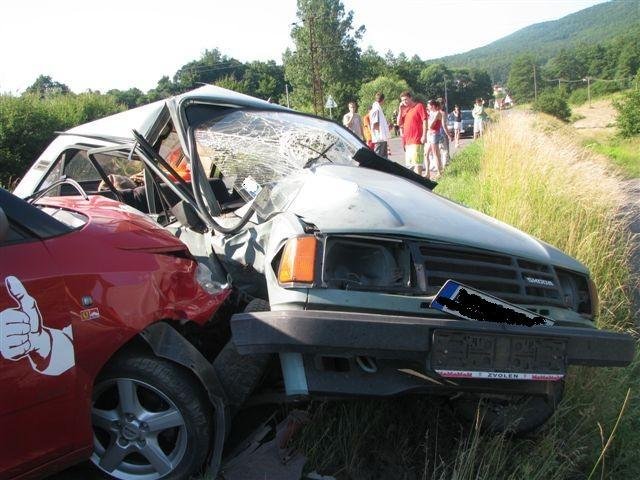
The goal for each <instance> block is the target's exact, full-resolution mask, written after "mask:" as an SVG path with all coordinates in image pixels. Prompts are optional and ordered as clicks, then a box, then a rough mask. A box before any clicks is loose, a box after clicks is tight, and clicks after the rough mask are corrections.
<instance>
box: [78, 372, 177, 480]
mask: <svg viewBox="0 0 640 480" xmlns="http://www.w3.org/2000/svg"><path fill="white" fill-rule="evenodd" d="M91 417H92V425H93V444H94V452H93V455H92V456H91V461H92V462H93V463H94V464H95V465H96V466H97V467H98V468H100V469H101V470H103V471H104V472H106V473H108V474H109V475H111V476H113V477H115V478H119V479H123V480H129V479H137V480H156V479H159V478H162V477H164V476H165V475H167V474H169V473H170V472H172V471H173V470H175V468H176V466H177V465H178V464H179V463H180V461H181V460H182V459H183V458H184V456H185V454H186V451H187V427H186V424H185V421H184V418H183V417H182V414H181V413H180V411H179V409H178V407H177V406H176V405H175V403H174V402H173V401H172V400H171V399H170V398H169V397H167V395H165V394H164V393H163V392H161V391H160V390H158V389H157V388H155V387H153V386H152V385H149V384H148V383H145V382H142V381H139V380H135V379H131V378H117V379H110V380H106V381H104V382H101V383H100V384H98V385H96V388H95V390H94V397H93V402H92V408H91Z"/></svg>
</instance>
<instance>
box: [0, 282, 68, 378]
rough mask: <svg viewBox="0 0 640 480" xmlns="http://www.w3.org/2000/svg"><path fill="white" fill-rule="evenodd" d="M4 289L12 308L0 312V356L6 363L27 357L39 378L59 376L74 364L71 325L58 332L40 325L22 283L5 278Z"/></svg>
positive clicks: (30, 299) (32, 300)
mask: <svg viewBox="0 0 640 480" xmlns="http://www.w3.org/2000/svg"><path fill="white" fill-rule="evenodd" d="M4 283H5V286H6V288H7V291H8V293H9V295H10V296H11V298H13V300H14V301H15V302H16V307H15V308H7V309H5V310H3V311H2V312H0V355H1V356H2V357H3V358H5V359H6V360H11V361H20V360H22V359H23V358H25V357H26V358H27V359H28V361H29V362H30V363H31V367H32V368H33V369H34V370H35V371H37V372H39V373H42V374H43V375H60V374H62V373H64V372H66V371H67V370H69V369H70V368H72V367H73V366H74V365H75V355H74V350H73V332H72V331H71V325H69V326H68V327H65V328H63V329H62V330H58V329H55V328H48V327H47V326H46V325H44V321H43V318H42V314H41V313H40V310H39V309H38V303H37V302H36V299H35V298H33V297H32V296H31V295H29V292H27V290H26V288H25V287H24V285H23V284H22V282H21V281H20V280H19V279H18V278H16V277H13V276H9V277H6V278H5V280H4Z"/></svg>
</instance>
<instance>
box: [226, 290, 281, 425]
mask: <svg viewBox="0 0 640 480" xmlns="http://www.w3.org/2000/svg"><path fill="white" fill-rule="evenodd" d="M269 310H270V306H269V302H267V301H266V300H262V299H254V300H252V301H251V302H250V303H249V304H248V305H247V306H246V308H245V309H244V313H250V312H267V311H269ZM272 358H273V355H271V354H266V353H265V354H257V355H240V354H239V353H238V351H237V350H236V347H235V345H234V344H233V342H232V341H231V340H230V341H229V342H227V344H226V345H225V346H224V348H223V349H222V350H221V351H220V353H219V354H218V356H217V357H216V359H215V360H214V362H213V366H214V368H215V369H216V373H217V374H218V378H219V379H220V382H221V383H222V386H223V388H224V390H225V392H226V394H227V399H228V401H229V405H230V407H231V408H232V411H233V413H235V412H236V411H237V410H238V409H239V408H240V407H241V406H242V405H243V404H244V402H245V401H246V400H247V399H248V398H249V396H250V395H251V394H252V393H253V391H254V390H255V389H256V387H257V386H258V384H259V383H260V381H261V380H262V378H263V377H264V373H265V372H266V370H267V367H268V365H269V362H270V361H271V359H272Z"/></svg>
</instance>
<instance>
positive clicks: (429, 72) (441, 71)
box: [418, 63, 451, 99]
mask: <svg viewBox="0 0 640 480" xmlns="http://www.w3.org/2000/svg"><path fill="white" fill-rule="evenodd" d="M418 78H419V83H420V87H421V88H420V90H419V93H420V94H422V95H424V96H425V98H426V99H435V98H438V97H442V98H444V82H445V78H448V79H450V78H451V71H449V69H448V68H447V67H446V66H445V65H444V63H433V64H431V65H429V66H428V67H426V68H424V69H423V70H422V71H421V72H420V76H419V77H418Z"/></svg>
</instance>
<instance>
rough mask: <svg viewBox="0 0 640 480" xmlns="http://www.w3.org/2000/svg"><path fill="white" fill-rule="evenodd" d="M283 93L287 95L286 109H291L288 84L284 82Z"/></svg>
mask: <svg viewBox="0 0 640 480" xmlns="http://www.w3.org/2000/svg"><path fill="white" fill-rule="evenodd" d="M284 91H285V93H286V94H287V108H291V105H289V84H288V83H287V82H286V81H285V82H284Z"/></svg>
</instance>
